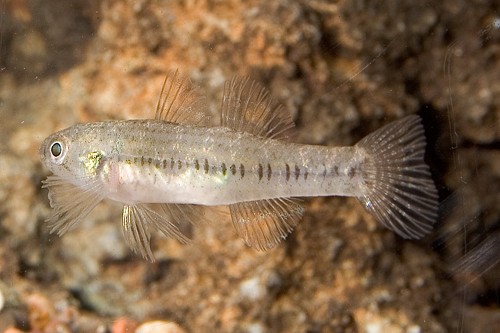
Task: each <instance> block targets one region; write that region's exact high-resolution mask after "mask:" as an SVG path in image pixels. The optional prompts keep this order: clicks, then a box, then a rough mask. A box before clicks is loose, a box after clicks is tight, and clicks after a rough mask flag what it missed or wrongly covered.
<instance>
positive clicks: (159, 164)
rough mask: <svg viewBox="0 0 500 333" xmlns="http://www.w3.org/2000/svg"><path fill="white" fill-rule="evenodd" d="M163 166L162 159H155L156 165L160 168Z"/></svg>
mask: <svg viewBox="0 0 500 333" xmlns="http://www.w3.org/2000/svg"><path fill="white" fill-rule="evenodd" d="M160 166H161V161H160V160H155V167H156V168H157V169H159V168H160Z"/></svg>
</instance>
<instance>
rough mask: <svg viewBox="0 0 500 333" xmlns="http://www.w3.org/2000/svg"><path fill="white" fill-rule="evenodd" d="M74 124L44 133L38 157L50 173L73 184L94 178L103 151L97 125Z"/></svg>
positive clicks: (78, 184)
mask: <svg viewBox="0 0 500 333" xmlns="http://www.w3.org/2000/svg"><path fill="white" fill-rule="evenodd" d="M89 125H91V124H82V125H75V126H72V127H69V128H66V129H64V130H61V131H59V132H56V133H54V134H51V135H50V136H48V137H47V138H46V139H45V140H44V141H43V142H42V144H41V145H40V148H39V149H38V153H39V155H40V160H41V161H42V163H43V164H44V165H45V166H46V167H47V169H49V170H50V171H51V172H52V173H53V174H54V175H56V176H59V177H61V178H62V179H65V180H66V181H68V182H70V183H72V184H73V185H76V186H81V185H84V184H85V183H88V181H89V180H91V179H94V178H95V177H96V176H97V174H98V170H99V167H100V164H101V160H102V158H103V157H104V155H105V153H104V152H103V151H102V150H101V149H102V147H100V144H99V143H100V140H99V136H98V128H96V126H89Z"/></svg>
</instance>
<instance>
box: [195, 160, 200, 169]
mask: <svg viewBox="0 0 500 333" xmlns="http://www.w3.org/2000/svg"><path fill="white" fill-rule="evenodd" d="M194 168H195V169H196V171H200V162H198V160H194Z"/></svg>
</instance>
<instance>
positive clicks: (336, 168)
mask: <svg viewBox="0 0 500 333" xmlns="http://www.w3.org/2000/svg"><path fill="white" fill-rule="evenodd" d="M332 174H333V175H334V176H338V174H339V167H338V166H336V165H334V166H333V168H332Z"/></svg>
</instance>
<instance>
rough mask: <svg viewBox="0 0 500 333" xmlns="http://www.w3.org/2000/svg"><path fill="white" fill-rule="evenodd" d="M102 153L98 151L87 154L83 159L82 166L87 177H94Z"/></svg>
mask: <svg viewBox="0 0 500 333" xmlns="http://www.w3.org/2000/svg"><path fill="white" fill-rule="evenodd" d="M103 155H104V153H103V152H100V151H94V152H91V153H88V154H87V156H85V157H84V158H83V160H84V162H83V163H84V164H85V169H86V171H87V173H88V174H89V175H92V176H95V175H96V170H97V167H98V166H99V163H100V162H101V158H102V157H103Z"/></svg>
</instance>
